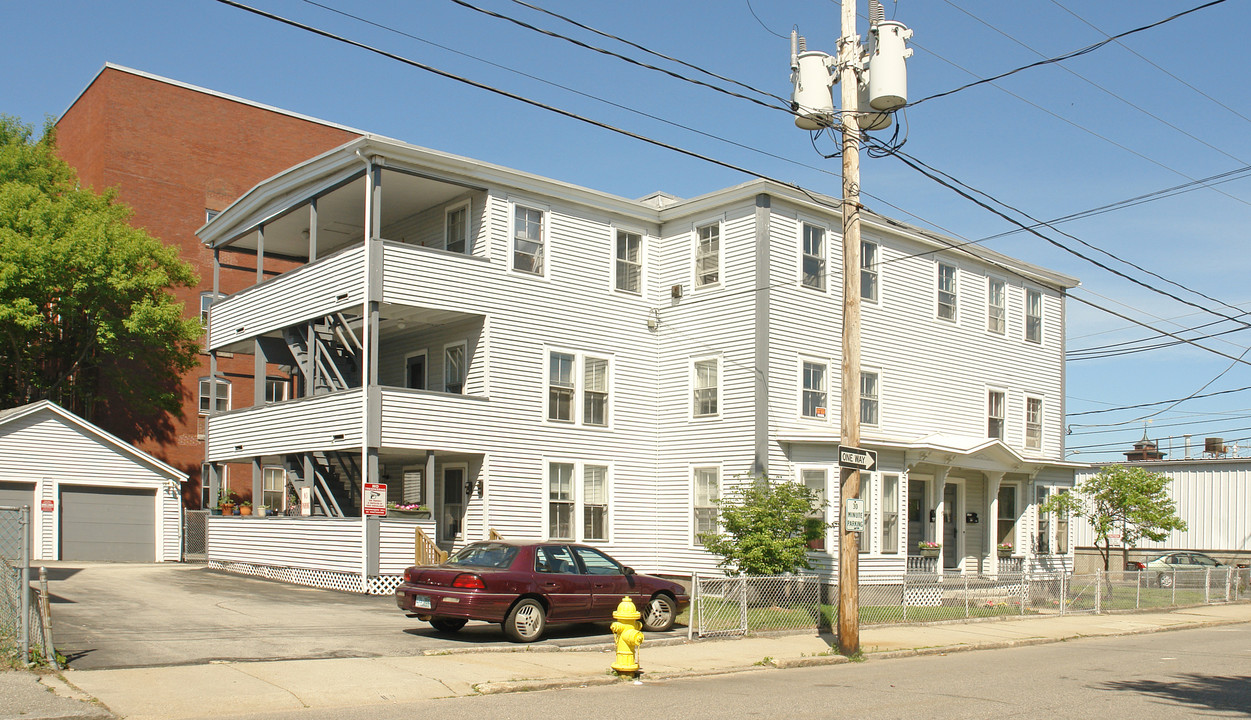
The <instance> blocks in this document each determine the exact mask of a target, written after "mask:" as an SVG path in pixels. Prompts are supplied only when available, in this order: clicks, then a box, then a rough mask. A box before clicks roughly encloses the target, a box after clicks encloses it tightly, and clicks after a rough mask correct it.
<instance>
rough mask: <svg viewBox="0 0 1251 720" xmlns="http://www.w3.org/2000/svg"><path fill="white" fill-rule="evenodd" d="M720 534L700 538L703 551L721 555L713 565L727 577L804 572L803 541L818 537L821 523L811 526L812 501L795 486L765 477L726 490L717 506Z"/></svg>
mask: <svg viewBox="0 0 1251 720" xmlns="http://www.w3.org/2000/svg"><path fill="white" fill-rule="evenodd" d="M717 505H718V516H719V517H718V521H719V524H720V525H721V528H722V532H721V533H715V534H713V533H708V534H704V535H701V536H700V540H701V541H702V542H703V543H704V547H705V548H706V549H707V550H709V551H710V552H713V553H715V554H717V555H720V556H721V558H722V559H721V562H719V563H717V565H718V566H719V567H723V568H725V569H726V570H727V572H729V573H730V574H731V575H739V574H744V575H777V574H780V573H784V572H792V571H794V570H798V569H800V568H807V567H809V564H808V555H807V549H808V541H809V540H813V539H815V538H818V537H820V536H821V533H823V532H824V531H825V528H827V527H829V525H827V524H826V523H823V522H820V521H816V522H813V521H812V512H813V510H815V509H816V508H818V507H820V506H821V503H820V502H819V500H818V498H817V497H816V496H815V494H814V493H813V492H812V490H810V489H808V488H807V487H805V486H804V485H802V484H800V483H797V482H784V483H770V482H769V480H768V478H761V479H760V480H757V481H756V482H752V483H749V484H746V485H742V486H739V487H737V488H735V489H733V490H731V491H730V492H729V493H728V494H727V496H726V497H724V498H722V499H721V500H720V501H719V502H718V503H717Z"/></svg>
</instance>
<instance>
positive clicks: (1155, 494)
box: [1039, 465, 1186, 570]
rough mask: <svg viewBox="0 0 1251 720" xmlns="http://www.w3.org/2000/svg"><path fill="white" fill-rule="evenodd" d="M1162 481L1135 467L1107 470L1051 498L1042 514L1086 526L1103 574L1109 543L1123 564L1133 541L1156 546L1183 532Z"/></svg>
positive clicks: (1108, 559) (1163, 479)
mask: <svg viewBox="0 0 1251 720" xmlns="http://www.w3.org/2000/svg"><path fill="white" fill-rule="evenodd" d="M1167 486H1168V478H1167V477H1165V476H1164V475H1161V474H1160V473H1153V472H1148V471H1147V470H1145V469H1143V468H1141V467H1137V466H1126V465H1108V466H1107V467H1104V468H1103V469H1101V470H1100V471H1099V472H1098V473H1097V474H1095V475H1093V476H1091V477H1090V478H1088V479H1086V480H1084V481H1082V483H1081V484H1080V485H1078V486H1077V487H1076V488H1074V489H1073V492H1071V493H1062V494H1057V495H1052V496H1051V497H1049V498H1047V501H1046V502H1045V503H1043V504H1042V506H1041V507H1040V508H1039V509H1040V510H1041V511H1042V512H1058V513H1067V514H1069V515H1071V516H1074V517H1080V518H1084V519H1086V520H1087V521H1089V522H1090V525H1091V527H1092V528H1093V529H1094V532H1095V547H1096V548H1098V549H1099V554H1100V555H1102V556H1103V569H1104V570H1107V569H1108V566H1109V564H1110V561H1111V556H1112V539H1111V536H1112V535H1113V534H1115V533H1120V536H1121V557H1122V560H1123V561H1124V562H1125V563H1128V562H1129V549H1130V548H1131V547H1133V546H1134V543H1136V542H1138V541H1139V540H1143V539H1146V540H1153V541H1156V542H1159V541H1161V540H1164V539H1165V538H1167V537H1168V534H1169V533H1170V532H1172V531H1174V530H1185V529H1186V523H1185V521H1183V520H1182V519H1181V518H1179V517H1178V516H1177V506H1176V504H1175V503H1174V502H1173V500H1172V499H1171V498H1169V496H1168V490H1167Z"/></svg>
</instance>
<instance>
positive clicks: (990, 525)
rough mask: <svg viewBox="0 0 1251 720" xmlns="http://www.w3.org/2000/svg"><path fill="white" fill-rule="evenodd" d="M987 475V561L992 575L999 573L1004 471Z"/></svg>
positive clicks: (995, 575)
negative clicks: (1000, 516)
mask: <svg viewBox="0 0 1251 720" xmlns="http://www.w3.org/2000/svg"><path fill="white" fill-rule="evenodd" d="M985 475H986V530H985V533H984V534H985V536H986V552H987V553H988V554H989V556H990V557H989V559H988V560H987V563H988V564H989V565H990V572H989V573H988V574H989V575H990V576H991V577H997V576H998V575H999V548H998V545H999V484H1000V483H1002V482H1003V476H1004V473H1001V472H988V473H985Z"/></svg>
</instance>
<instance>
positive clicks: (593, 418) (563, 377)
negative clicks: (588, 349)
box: [547, 350, 612, 427]
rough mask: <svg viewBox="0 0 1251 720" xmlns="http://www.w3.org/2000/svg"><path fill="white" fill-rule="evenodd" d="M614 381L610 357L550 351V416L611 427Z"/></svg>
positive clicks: (548, 401)
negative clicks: (610, 416)
mask: <svg viewBox="0 0 1251 720" xmlns="http://www.w3.org/2000/svg"><path fill="white" fill-rule="evenodd" d="M579 379H581V382H579ZM611 381H612V378H611V373H610V363H609V361H608V358H603V357H596V356H593V355H584V354H582V353H576V352H563V351H556V350H553V351H550V352H549V353H548V361H547V419H548V420H549V421H552V422H566V423H581V424H583V425H592V426H596V427H607V426H608V421H609V412H610V407H609V399H610V397H611ZM579 412H580V414H579Z"/></svg>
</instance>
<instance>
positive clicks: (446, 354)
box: [443, 342, 465, 395]
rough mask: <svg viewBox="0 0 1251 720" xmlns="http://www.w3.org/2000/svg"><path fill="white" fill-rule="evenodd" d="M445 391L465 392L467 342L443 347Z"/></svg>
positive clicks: (458, 393)
mask: <svg viewBox="0 0 1251 720" xmlns="http://www.w3.org/2000/svg"><path fill="white" fill-rule="evenodd" d="M443 391H444V392H450V393H456V394H457V395H460V394H463V393H464V392H465V343H463V342H462V343H457V344H455V345H448V346H447V347H446V348H444V349H443Z"/></svg>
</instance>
